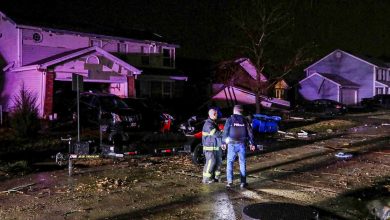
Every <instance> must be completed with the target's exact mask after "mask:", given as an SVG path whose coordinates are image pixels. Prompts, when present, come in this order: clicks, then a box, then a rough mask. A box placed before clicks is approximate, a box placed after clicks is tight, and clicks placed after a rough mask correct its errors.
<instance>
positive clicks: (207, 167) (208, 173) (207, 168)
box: [203, 160, 211, 177]
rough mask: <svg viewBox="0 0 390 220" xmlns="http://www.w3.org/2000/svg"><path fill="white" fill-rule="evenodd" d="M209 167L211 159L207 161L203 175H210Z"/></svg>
mask: <svg viewBox="0 0 390 220" xmlns="http://www.w3.org/2000/svg"><path fill="white" fill-rule="evenodd" d="M210 168H211V160H209V161H207V165H206V172H203V176H204V177H211V172H210V171H211V170H210Z"/></svg>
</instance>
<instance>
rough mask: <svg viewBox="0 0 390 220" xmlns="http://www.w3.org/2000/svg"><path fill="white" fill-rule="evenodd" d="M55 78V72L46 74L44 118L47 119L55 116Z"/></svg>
mask: <svg viewBox="0 0 390 220" xmlns="http://www.w3.org/2000/svg"><path fill="white" fill-rule="evenodd" d="M54 78H55V74H54V72H47V73H46V78H45V79H46V93H45V101H44V105H43V117H44V118H46V119H47V118H49V115H51V114H53V99H54Z"/></svg>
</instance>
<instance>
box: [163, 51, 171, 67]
mask: <svg viewBox="0 0 390 220" xmlns="http://www.w3.org/2000/svg"><path fill="white" fill-rule="evenodd" d="M172 63H173V62H172V59H171V50H170V49H166V48H164V49H163V65H164V66H172Z"/></svg>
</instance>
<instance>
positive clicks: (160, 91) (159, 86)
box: [150, 81, 173, 98]
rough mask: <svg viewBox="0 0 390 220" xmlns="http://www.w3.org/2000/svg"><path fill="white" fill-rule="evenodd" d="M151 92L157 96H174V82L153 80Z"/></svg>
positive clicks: (153, 95)
mask: <svg viewBox="0 0 390 220" xmlns="http://www.w3.org/2000/svg"><path fill="white" fill-rule="evenodd" d="M150 90H151V91H150V94H151V96H152V97H155V98H172V92H173V83H172V82H169V81H163V82H161V81H152V82H151V85H150Z"/></svg>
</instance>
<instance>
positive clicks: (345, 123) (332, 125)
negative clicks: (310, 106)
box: [288, 119, 357, 133]
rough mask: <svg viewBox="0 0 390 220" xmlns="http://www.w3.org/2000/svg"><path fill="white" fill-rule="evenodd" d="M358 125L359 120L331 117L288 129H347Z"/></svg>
mask: <svg viewBox="0 0 390 220" xmlns="http://www.w3.org/2000/svg"><path fill="white" fill-rule="evenodd" d="M356 125H357V122H354V121H350V120H343V119H331V120H326V121H320V122H316V123H313V124H309V125H304V126H301V127H295V128H291V129H289V130H288V131H290V132H299V131H301V130H304V131H312V132H318V133H320V132H327V131H328V130H329V129H331V130H333V131H334V130H345V129H348V128H351V127H354V126H356Z"/></svg>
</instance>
